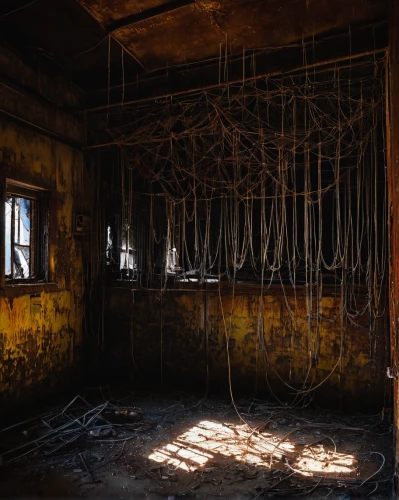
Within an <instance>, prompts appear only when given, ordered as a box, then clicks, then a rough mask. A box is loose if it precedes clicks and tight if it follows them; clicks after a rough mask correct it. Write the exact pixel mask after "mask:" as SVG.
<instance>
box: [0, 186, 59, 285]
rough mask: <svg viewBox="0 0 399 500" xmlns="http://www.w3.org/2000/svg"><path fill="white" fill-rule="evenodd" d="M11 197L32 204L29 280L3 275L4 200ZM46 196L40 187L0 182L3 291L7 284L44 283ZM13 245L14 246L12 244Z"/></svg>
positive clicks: (47, 234)
mask: <svg viewBox="0 0 399 500" xmlns="http://www.w3.org/2000/svg"><path fill="white" fill-rule="evenodd" d="M10 196H14V197H20V198H24V199H29V200H31V201H33V202H34V216H33V221H32V223H31V234H30V252H31V255H30V262H29V267H30V277H29V278H13V277H11V278H8V277H7V276H6V274H5V268H6V266H5V258H6V253H5V250H6V223H5V203H6V198H7V197H10ZM48 201H49V193H48V191H46V190H45V189H43V188H40V187H36V186H31V185H28V184H24V183H21V182H18V181H15V180H13V179H9V178H4V179H2V186H1V210H0V217H1V237H0V243H1V252H0V259H1V262H2V264H1V266H0V272H1V285H2V288H3V289H4V288H5V287H7V286H8V285H31V284H35V283H48V269H49V252H48V247H49V237H48V236H49V231H48V226H49V202H48ZM14 244H15V243H14Z"/></svg>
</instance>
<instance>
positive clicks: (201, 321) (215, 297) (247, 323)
mask: <svg viewBox="0 0 399 500" xmlns="http://www.w3.org/2000/svg"><path fill="white" fill-rule="evenodd" d="M287 301H288V305H289V308H290V309H291V310H292V312H293V316H294V318H295V319H292V317H291V315H290V312H289V309H288V307H287V303H286V299H285V298H284V296H283V295H282V294H281V290H280V293H278V291H277V290H276V292H273V294H271V293H270V292H269V293H268V295H266V296H265V297H264V298H263V312H262V314H261V322H260V323H261V325H262V326H261V332H262V330H263V333H261V334H260V336H258V333H257V332H258V320H259V292H257V291H255V290H253V289H252V290H251V288H248V289H247V290H245V285H242V286H241V287H240V289H238V290H237V289H236V296H235V298H234V303H233V299H232V290H224V291H223V292H222V295H221V297H220V296H219V293H218V292H211V293H209V292H207V293H206V294H205V293H204V292H164V293H163V294H162V296H161V294H160V293H159V292H137V291H136V292H134V291H131V290H127V289H123V288H109V289H108V290H107V294H106V301H105V311H106V321H105V325H106V332H108V333H107V337H106V347H105V351H106V353H107V354H108V358H107V359H108V361H107V362H108V368H109V367H112V372H113V373H114V374H116V373H119V375H120V378H124V379H125V380H126V381H129V380H130V379H132V378H134V379H135V380H137V381H140V380H141V378H140V377H142V378H144V379H145V380H147V381H151V382H155V383H157V384H159V383H160V380H161V365H162V371H163V381H164V382H165V383H173V384H176V385H178V386H181V385H182V384H183V385H185V386H186V387H191V388H198V389H200V390H205V386H206V381H207V374H208V377H209V379H208V382H209V386H210V388H211V389H217V390H219V391H224V392H227V390H228V366H227V350H226V330H225V325H224V321H223V314H222V308H223V311H224V316H225V321H226V326H227V333H229V332H230V331H231V335H230V339H229V355H230V362H231V375H232V381H233V389H234V392H235V394H237V395H240V396H244V397H250V396H252V395H253V394H254V393H255V390H257V391H258V394H263V395H266V394H267V393H269V392H270V391H269V387H268V383H269V384H270V386H271V388H272V389H273V391H275V392H276V394H277V395H279V396H281V397H282V398H284V400H289V399H290V396H289V394H290V393H293V391H292V390H291V389H289V388H287V387H286V386H284V384H283V383H282V382H281V381H280V380H279V378H278V377H279V376H280V377H281V378H282V379H283V380H284V381H285V382H287V383H288V384H289V385H291V386H294V387H295V388H300V387H301V385H302V384H303V382H304V381H305V380H307V386H310V385H311V383H312V382H313V386H315V385H317V384H318V383H320V382H322V381H323V380H324V379H325V378H327V377H328V376H329V374H330V373H331V372H332V371H333V369H334V366H335V365H336V364H337V360H338V359H339V357H340V350H341V334H342V346H343V354H342V360H341V362H339V363H338V366H337V367H336V369H335V371H334V372H333V374H332V375H331V376H329V378H328V379H327V380H326V382H325V383H324V384H323V385H322V386H321V387H320V389H319V390H317V391H315V394H316V401H317V402H318V403H319V404H321V405H322V406H326V407H333V408H337V409H339V408H346V409H356V410H372V411H374V410H376V411H379V410H381V408H382V406H383V405H384V401H386V400H387V399H388V398H387V396H388V393H389V391H387V392H385V389H387V387H386V379H385V377H384V373H385V369H386V366H387V365H386V363H387V359H388V344H389V341H388V335H389V334H388V328H387V324H386V323H387V318H386V317H385V318H382V319H381V321H380V323H379V324H378V325H377V328H376V332H375V335H374V336H372V337H370V333H369V328H367V327H365V328H362V327H356V326H353V325H350V324H348V323H347V322H345V323H344V327H343V328H341V319H340V299H339V297H334V296H332V295H331V296H325V297H323V299H322V310H321V315H322V317H323V321H322V322H321V323H320V350H319V356H318V363H317V367H313V368H311V370H310V372H309V374H308V371H309V363H310V358H309V352H310V351H312V352H314V341H315V338H316V333H317V332H316V329H315V328H313V329H312V330H310V331H309V325H308V322H307V312H306V297H305V296H304V295H300V292H298V295H297V297H296V298H295V297H293V296H291V297H288V298H287ZM231 311H233V314H232V315H231V314H230V313H231ZM230 317H231V330H230ZM359 321H360V322H363V324H367V323H368V318H366V317H364V318H361V319H360V320H359ZM262 343H263V345H264V347H265V349H263V348H262ZM161 352H162V356H161ZM265 352H267V355H266V354H265ZM161 358H162V359H161ZM138 372H139V373H138ZM277 374H278V375H277ZM307 374H308V378H307V379H306V377H307ZM291 401H292V398H291Z"/></svg>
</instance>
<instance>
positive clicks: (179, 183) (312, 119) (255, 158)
mask: <svg viewBox="0 0 399 500" xmlns="http://www.w3.org/2000/svg"><path fill="white" fill-rule="evenodd" d="M385 99H386V96H385V58H384V57H380V58H379V57H376V56H374V57H373V58H365V59H364V60H363V61H362V63H361V64H359V63H357V64H356V66H351V65H350V64H349V65H347V66H345V67H338V66H334V67H328V68H323V70H322V71H319V72H316V71H309V72H306V71H305V72H303V73H301V74H292V75H290V76H282V77H281V78H279V79H277V78H273V79H271V78H266V79H258V80H252V81H250V82H245V84H244V82H243V84H242V85H238V84H237V85H230V86H228V85H224V86H220V87H218V88H215V89H214V90H208V91H202V92H197V93H191V94H188V95H185V96H179V97H178V98H177V99H165V100H162V101H159V102H155V103H153V102H152V103H149V102H147V103H141V104H140V103H139V104H136V105H134V106H127V107H126V108H124V124H123V125H121V126H118V127H114V128H111V129H110V133H111V135H112V136H113V138H114V140H115V142H117V143H118V144H119V145H120V146H121V151H122V169H121V172H122V180H123V182H122V186H123V189H122V210H121V212H122V217H121V219H120V225H121V229H122V231H123V232H124V240H125V259H124V263H122V262H121V268H123V266H125V267H126V266H128V267H130V268H131V269H134V272H135V273H136V275H137V276H139V281H140V282H142V279H144V280H146V282H147V283H148V282H153V280H154V278H155V277H156V275H157V273H158V276H161V287H164V286H165V284H166V282H167V280H168V279H171V278H172V279H175V280H180V281H189V280H190V279H192V278H196V279H197V280H198V281H207V280H215V281H218V282H219V283H220V282H221V281H222V280H229V281H231V282H233V283H238V282H240V281H241V282H245V281H250V282H252V283H253V282H256V283H260V285H261V292H260V301H259V325H258V326H259V329H260V330H261V329H262V307H263V301H262V297H263V294H264V293H265V292H267V290H268V288H269V287H270V286H271V285H272V284H274V285H276V284H277V285H279V286H281V288H282V289H283V291H284V296H285V298H286V300H285V303H286V306H287V309H288V311H289V314H290V317H291V319H292V321H293V323H294V324H295V321H296V319H297V312H296V311H295V309H294V307H295V306H294V305H293V303H292V301H289V300H288V299H287V296H286V291H287V290H288V289H289V288H291V289H293V290H294V293H296V292H295V291H296V290H298V289H301V290H302V291H303V293H304V295H305V296H306V309H307V310H306V317H307V321H308V324H309V336H310V338H311V341H310V346H311V348H310V350H311V357H312V358H313V361H312V362H316V364H317V358H318V352H319V345H320V322H321V321H326V318H325V317H323V310H322V298H323V293H324V292H325V290H326V287H330V288H331V287H333V288H334V290H335V292H334V293H335V296H337V297H339V302H340V307H339V311H338V313H337V317H336V318H334V321H335V320H336V319H338V320H339V321H340V323H341V329H342V332H343V329H344V324H345V322H350V323H353V324H354V325H360V326H363V327H368V328H369V330H370V335H372V334H373V332H374V328H375V323H376V320H377V319H378V318H379V317H381V316H383V315H384V314H385V312H386V294H385V286H386V276H387V252H388V250H387V240H388V235H387V217H388V216H387V192H386V169H385ZM138 178H140V179H145V182H146V185H147V186H148V190H147V192H146V193H144V194H143V193H142V194H141V195H140V200H139V201H137V199H136V198H135V196H134V195H133V190H134V186H135V183H136V180H137V179H138ZM140 207H141V208H140ZM143 207H144V208H143ZM128 247H130V248H132V249H133V248H134V249H135V250H134V258H132V261H131V263H130V262H129V258H126V256H128V253H129V251H128V250H127V248H128ZM330 321H332V320H331V319H330ZM230 329H231V325H230ZM228 331H229V326H228V325H227V326H226V337H228V336H229V333H228ZM342 335H343V334H342ZM342 335H341V352H340V355H339V357H338V360H337V364H336V365H335V367H334V369H335V368H336V366H338V363H339V362H340V360H341V358H342V349H343V340H342ZM259 339H260V340H259V342H260V346H261V347H262V345H263V343H264V340H263V334H262V333H260V334H259ZM264 347H265V346H264ZM263 350H264V352H266V357H267V349H266V348H264V349H263ZM267 361H269V362H270V360H268V359H267ZM309 370H310V367H309ZM309 370H308V372H307V373H308V374H309ZM277 375H278V374H277ZM300 393H301V391H299V394H300Z"/></svg>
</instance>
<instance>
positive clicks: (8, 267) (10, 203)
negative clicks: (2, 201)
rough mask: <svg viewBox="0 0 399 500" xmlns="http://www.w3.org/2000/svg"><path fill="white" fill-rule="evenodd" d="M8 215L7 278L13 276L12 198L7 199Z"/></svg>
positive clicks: (6, 212) (6, 213)
mask: <svg viewBox="0 0 399 500" xmlns="http://www.w3.org/2000/svg"><path fill="white" fill-rule="evenodd" d="M5 215H6V238H5V239H6V252H5V253H6V268H5V274H6V276H11V216H12V198H11V196H7V197H6V206H5Z"/></svg>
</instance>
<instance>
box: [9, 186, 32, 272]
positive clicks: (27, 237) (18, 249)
mask: <svg viewBox="0 0 399 500" xmlns="http://www.w3.org/2000/svg"><path fill="white" fill-rule="evenodd" d="M32 203H33V202H32V201H31V200H28V199H26V198H21V197H18V196H7V197H6V204H5V275H6V276H7V277H8V278H30V274H31V273H30V254H31V214H32Z"/></svg>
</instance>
